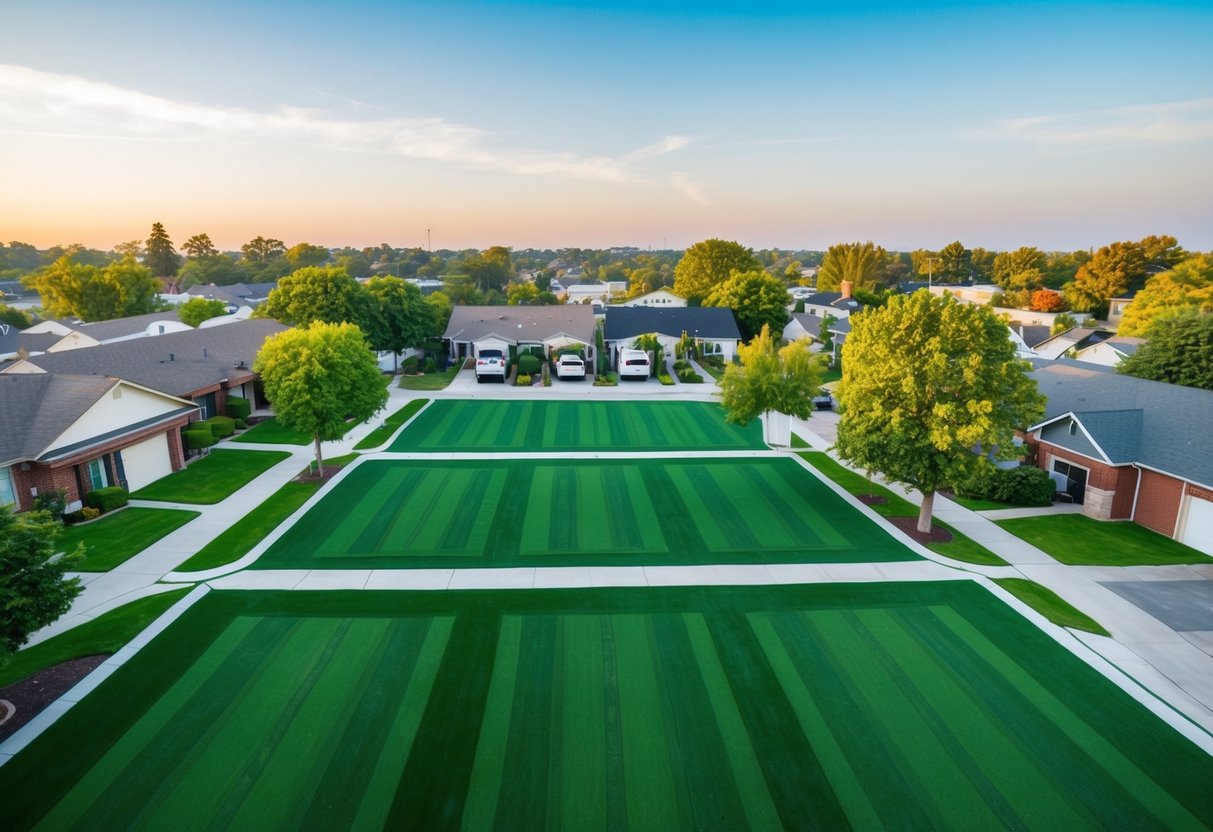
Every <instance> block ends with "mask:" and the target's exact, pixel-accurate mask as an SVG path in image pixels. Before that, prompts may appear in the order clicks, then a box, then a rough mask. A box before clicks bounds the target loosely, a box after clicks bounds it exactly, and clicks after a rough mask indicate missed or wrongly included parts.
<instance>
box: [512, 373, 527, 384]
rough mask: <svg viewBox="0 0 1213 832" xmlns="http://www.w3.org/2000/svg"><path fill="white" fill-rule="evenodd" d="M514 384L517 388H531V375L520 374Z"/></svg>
mask: <svg viewBox="0 0 1213 832" xmlns="http://www.w3.org/2000/svg"><path fill="white" fill-rule="evenodd" d="M514 384H515V386H517V387H530V386H531V377H530V376H529V375H527V374H526V373H519V374H518V380H517V381H515V382H514Z"/></svg>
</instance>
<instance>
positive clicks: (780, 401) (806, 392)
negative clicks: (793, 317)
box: [720, 325, 821, 425]
mask: <svg viewBox="0 0 1213 832" xmlns="http://www.w3.org/2000/svg"><path fill="white" fill-rule="evenodd" d="M737 355H738V358H739V359H740V360H741V363H740V364H729V365H728V366H727V367H725V369H724V377H723V378H721V380H720V400H721V404H723V405H724V408H725V411H726V413H725V419H726V420H728V421H730V422H733V423H735V424H741V425H747V424H749V423H750V421H751V420H753V419H754V418H756V417H757V416H759V415H760V414H769V413H771V412H777V413H787V414H788V415H790V416H796V417H798V418H801V419H807V418H809V417H810V416H812V415H813V397H814V396H815V395H817V391H818V389H819V388H820V386H821V365H820V361H819V358H818V356H815V355H813V353H811V352H809V343H808V341H807V340H800V341H793V342H792V343H791V344H788V345H787V346H785V347H783V348H782V349H776V346H775V339H774V338H773V337H772V336H771V330H770V327H768V326H765V325H764V326H763V327H762V330H761V331H760V332H759V333H758V335H756V336H755V337H754V339H753V340H752V341H750V343H748V344H742V345H740V346H738V348H737Z"/></svg>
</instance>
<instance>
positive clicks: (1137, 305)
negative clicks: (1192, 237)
mask: <svg viewBox="0 0 1213 832" xmlns="http://www.w3.org/2000/svg"><path fill="white" fill-rule="evenodd" d="M1181 309H1195V310H1196V311H1198V312H1213V257H1209V256H1208V255H1204V254H1198V255H1196V256H1194V257H1189V258H1188V259H1187V260H1184V261H1183V262H1181V263H1180V264H1179V265H1177V266H1176V267H1175V268H1173V269H1171V270H1170V271H1169V272H1162V273H1160V274H1156V275H1154V276H1153V277H1151V278H1150V279H1149V280H1147V281H1146V285H1145V288H1143V289H1142V290H1141V291H1140V292H1138V293H1137V295H1136V296H1135V297H1134V298H1133V302H1132V303H1130V304H1129V308H1128V309H1126V310H1125V316H1124V318H1123V319H1122V320H1121V322H1120V328H1119V330H1118V333H1119V334H1120V335H1145V334H1146V331H1147V330H1149V328H1150V325H1151V324H1153V323H1154V321H1155V319H1157V318H1158V317H1159V316H1160V315H1163V314H1166V313H1171V312H1176V311H1179V310H1181Z"/></svg>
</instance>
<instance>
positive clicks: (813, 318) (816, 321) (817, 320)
mask: <svg viewBox="0 0 1213 832" xmlns="http://www.w3.org/2000/svg"><path fill="white" fill-rule="evenodd" d="M792 320H793V321H795V322H796V323H798V324H800V328H801V329H803V330H804V331H805V332H806V333H808V334H809V335H810V336H812V337H814V338H818V339H820V338H821V321H822V318H821V316H820V315H810V314H809V313H808V312H793V313H792Z"/></svg>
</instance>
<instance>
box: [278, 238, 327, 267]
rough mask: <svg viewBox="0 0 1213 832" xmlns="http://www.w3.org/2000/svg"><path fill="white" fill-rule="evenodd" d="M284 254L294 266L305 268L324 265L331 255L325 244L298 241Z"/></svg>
mask: <svg viewBox="0 0 1213 832" xmlns="http://www.w3.org/2000/svg"><path fill="white" fill-rule="evenodd" d="M284 256H285V257H286V259H287V262H289V263H290V264H291V266H292V267H293V268H296V269H303V268H306V267H308V266H323V265H324V264H325V263H327V262H328V261H329V256H330V255H329V250H328V249H327V248H325V247H324V246H316V245H312V244H311V243H296V244H295V245H293V246H291V247H290V248H288V249H287V250H286V253H285V254H284Z"/></svg>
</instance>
